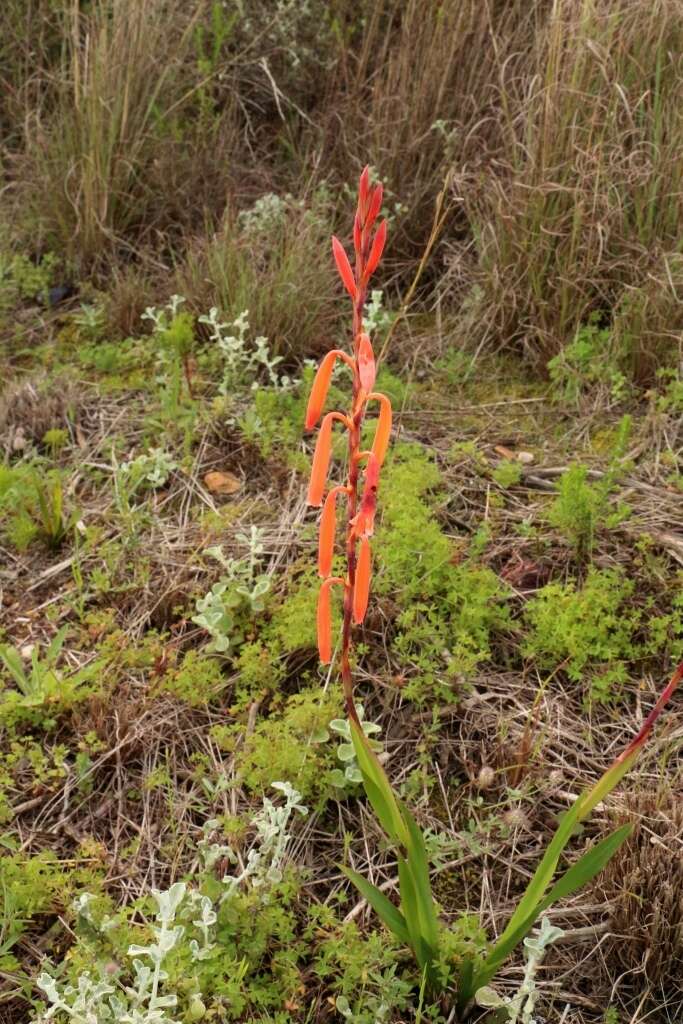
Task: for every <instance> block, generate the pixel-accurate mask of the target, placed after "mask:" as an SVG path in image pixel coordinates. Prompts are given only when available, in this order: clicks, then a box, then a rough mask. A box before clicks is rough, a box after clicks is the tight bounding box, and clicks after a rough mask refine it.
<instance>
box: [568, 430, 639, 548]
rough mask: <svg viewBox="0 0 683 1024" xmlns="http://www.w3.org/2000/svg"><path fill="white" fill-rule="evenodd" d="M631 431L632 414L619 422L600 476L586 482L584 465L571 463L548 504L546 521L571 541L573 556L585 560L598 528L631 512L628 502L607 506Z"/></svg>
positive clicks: (617, 522) (615, 521)
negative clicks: (598, 478) (554, 497)
mask: <svg viewBox="0 0 683 1024" xmlns="http://www.w3.org/2000/svg"><path fill="white" fill-rule="evenodd" d="M630 432H631V417H630V416H624V417H623V418H622V420H621V422H620V424H619V427H618V430H617V436H616V440H615V443H614V447H613V450H612V453H611V457H610V462H609V466H608V468H607V471H606V472H605V474H604V476H603V478H602V479H601V480H599V481H597V482H596V483H589V481H588V469H587V468H586V466H581V465H574V466H570V467H569V469H568V470H567V471H566V472H565V473H563V474H562V476H561V477H560V480H559V483H558V494H557V498H556V499H555V500H554V502H553V504H552V505H551V507H550V512H549V516H548V518H549V520H550V522H551V524H552V525H553V526H555V527H557V529H559V530H560V531H561V532H562V533H563V534H564V536H565V537H566V538H567V539H568V540H569V541H570V542H571V544H572V546H573V548H574V551H575V553H576V557H577V558H578V559H579V560H586V559H587V558H588V557H589V556H590V554H591V551H592V548H593V542H594V539H595V534H596V531H597V530H598V529H599V528H601V527H602V528H607V529H609V528H610V527H614V526H617V525H618V524H619V523H620V522H623V520H624V519H626V518H627V516H628V515H629V514H630V509H629V507H628V505H626V504H625V503H623V502H619V503H618V504H617V505H615V506H614V508H613V509H612V511H609V509H610V502H609V499H610V495H611V493H612V491H613V490H614V488H615V486H616V483H617V481H618V478H619V475H620V473H621V472H623V470H624V466H623V465H622V459H623V457H624V454H625V452H626V447H627V444H628V439H629V437H630Z"/></svg>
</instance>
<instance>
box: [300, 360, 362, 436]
mask: <svg viewBox="0 0 683 1024" xmlns="http://www.w3.org/2000/svg"><path fill="white" fill-rule="evenodd" d="M337 359H343V360H344V362H345V363H347V364H348V365H349V366H350V367H351V369H352V370H354V369H355V363H354V361H353V359H351V358H350V356H348V355H347V354H346V352H342V351H341V349H338V348H333V349H332V351H331V352H328V353H327V355H326V356H325V357H324V359H323V361H322V362H321V364H320V366H319V367H318V371H317V373H316V375H315V379H314V380H313V387H312V388H311V394H310V396H309V399H308V405H307V407H306V430H312V429H313V427H314V426H315V425H316V423H317V422H318V420H319V419H320V414H321V412H322V411H323V406H324V405H325V399H326V398H327V392H328V391H329V389H330V380H331V379H332V371H333V369H334V364H335V362H336V361H337Z"/></svg>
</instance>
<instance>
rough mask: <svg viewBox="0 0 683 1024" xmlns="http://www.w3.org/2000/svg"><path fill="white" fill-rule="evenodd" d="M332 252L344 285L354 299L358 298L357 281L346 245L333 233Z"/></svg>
mask: <svg viewBox="0 0 683 1024" xmlns="http://www.w3.org/2000/svg"><path fill="white" fill-rule="evenodd" d="M332 252H333V254H334V262H335V263H336V264H337V270H338V271H339V276H340V277H341V279H342V281H343V282H344V287H345V288H346V290H347V292H348V293H349V295H350V296H351V298H352V299H355V298H356V282H355V280H354V277H353V271H352V270H351V264H350V263H349V257H348V256H347V255H346V251H345V249H344V246H343V245H342V244H341V242H340V241H339V239H338V238H335V236H334V235H332Z"/></svg>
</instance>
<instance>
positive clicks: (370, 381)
mask: <svg viewBox="0 0 683 1024" xmlns="http://www.w3.org/2000/svg"><path fill="white" fill-rule="evenodd" d="M375 372H376V371H375V353H374V352H373V351H372V343H371V342H370V338H369V337H368V336H367V334H365V333H364V332H363V333H362V334H361V335H360V338H359V341H358V376H359V377H360V386H361V387H362V388H363V390H364V391H367V392H370V391H372V389H373V388H374V386H375Z"/></svg>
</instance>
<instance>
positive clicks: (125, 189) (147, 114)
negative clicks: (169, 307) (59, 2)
mask: <svg viewBox="0 0 683 1024" xmlns="http://www.w3.org/2000/svg"><path fill="white" fill-rule="evenodd" d="M206 8H207V4H206V3H204V2H200V3H198V4H194V5H190V8H188V7H187V5H185V4H182V3H181V2H180V0H149V2H147V3H139V0H112V2H105V0H96V2H95V3H94V4H93V5H92V6H90V7H88V8H87V9H84V8H83V7H82V6H81V5H80V4H79V3H78V2H76V0H74V2H71V3H68V4H65V5H64V7H63V9H62V10H61V42H62V47H61V53H60V56H59V59H58V60H56V61H55V63H54V66H53V67H52V69H51V71H50V76H49V77H50V81H49V84H48V87H47V88H45V89H43V91H42V96H41V101H40V102H39V103H36V104H35V105H34V106H33V107H31V108H30V109H29V110H27V113H26V117H25V121H24V147H23V152H22V153H21V154H20V155H19V156H18V157H17V166H18V170H17V173H16V177H15V182H14V184H15V191H16V193H17V194H18V198H19V204H18V205H20V206H21V209H22V217H23V221H24V223H25V224H26V225H27V226H28V227H29V228H30V229H31V230H32V231H33V232H34V233H37V234H38V236H39V237H40V238H42V240H43V244H44V245H46V246H52V247H54V248H56V249H57V250H58V251H59V252H60V254H65V255H66V257H67V259H69V260H70V261H72V262H73V263H75V264H76V265H77V266H79V267H81V268H91V267H93V266H94V265H96V264H97V263H98V261H99V260H101V259H102V257H104V256H107V257H111V255H112V253H113V252H116V251H118V252H119V253H121V252H122V251H123V252H125V251H127V250H130V249H131V248H132V247H133V246H136V245H139V244H142V243H143V242H144V241H156V242H157V244H158V239H159V237H160V233H161V232H162V231H163V232H168V231H172V230H173V225H174V222H175V223H176V224H177V225H181V224H183V225H184V224H187V219H188V207H189V208H190V209H192V210H196V209H197V206H198V192H199V191H200V184H201V180H202V178H203V176H204V173H205V172H204V169H203V165H202V156H205V154H202V153H201V152H197V146H196V139H194V138H193V137H192V135H191V133H189V132H188V126H191V123H192V122H191V120H190V118H189V113H190V111H188V105H189V104H191V103H192V102H193V101H196V97H197V92H198V90H199V88H200V86H201V75H200V74H199V72H198V71H197V67H196V64H197V62H196V52H195V48H196V38H197V37H196V27H197V24H198V22H199V20H200V17H201V16H202V14H203V13H204V11H205V9H206ZM181 111H182V112H183V114H184V116H185V117H186V118H187V121H186V123H185V124H183V123H182V122H181V120H180V117H179V115H180V112H181ZM213 141H214V143H215V140H213ZM199 150H201V147H199ZM193 154H194V156H195V157H196V159H194V160H193V159H192V156H193ZM203 163H204V164H205V163H206V160H204V161H203Z"/></svg>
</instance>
